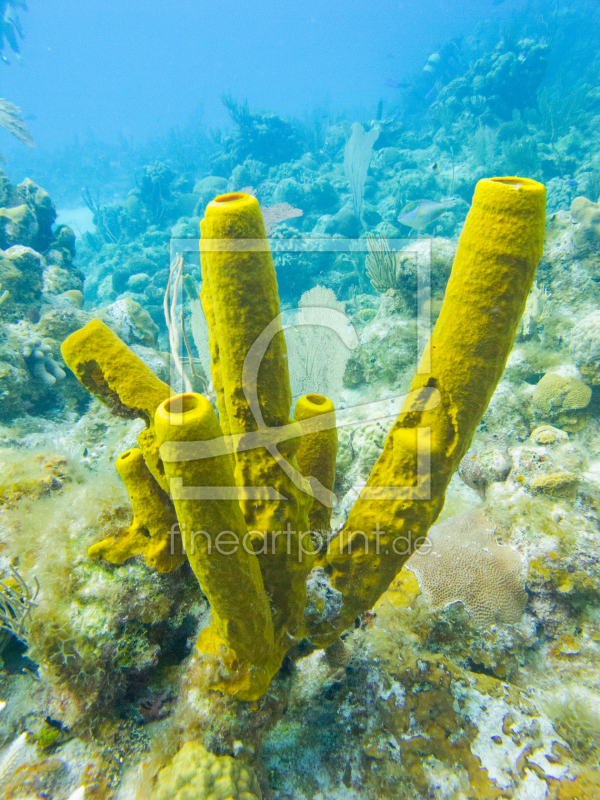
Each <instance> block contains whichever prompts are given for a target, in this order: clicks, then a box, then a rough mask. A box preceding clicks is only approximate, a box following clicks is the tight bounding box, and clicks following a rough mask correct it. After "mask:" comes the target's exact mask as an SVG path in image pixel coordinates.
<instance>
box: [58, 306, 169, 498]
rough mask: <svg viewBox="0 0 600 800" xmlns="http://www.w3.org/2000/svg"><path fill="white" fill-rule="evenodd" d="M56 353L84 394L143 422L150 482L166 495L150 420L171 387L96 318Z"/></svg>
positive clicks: (143, 446) (141, 443) (141, 437)
mask: <svg viewBox="0 0 600 800" xmlns="http://www.w3.org/2000/svg"><path fill="white" fill-rule="evenodd" d="M60 351H61V353H62V357H63V358H64V360H65V364H66V365H67V366H68V367H69V369H70V370H72V371H73V372H74V373H75V376H76V377H77V378H79V380H80V381H81V383H82V384H83V385H84V386H85V388H86V389H87V390H88V392H90V393H91V394H93V395H94V397H97V398H98V400H100V401H101V402H102V403H104V405H106V406H108V408H109V409H110V410H111V412H112V413H113V414H115V416H118V417H124V418H125V419H135V418H136V417H139V418H141V419H143V420H144V421H145V423H146V426H147V427H146V429H145V430H143V431H142V432H141V433H140V435H139V436H138V445H139V447H140V450H141V451H142V453H143V454H144V460H145V461H146V465H147V466H148V469H149V470H150V472H151V473H152V475H153V476H154V479H155V480H156V481H157V483H158V484H159V485H160V486H161V488H162V489H164V490H165V491H168V487H167V486H166V484H165V481H164V477H163V475H162V472H161V468H160V463H159V461H160V459H159V456H158V448H157V446H156V442H155V439H154V430H153V428H154V423H153V418H154V412H155V411H156V409H157V408H158V406H159V405H160V404H161V403H162V401H163V400H165V399H166V398H167V397H169V396H170V394H171V389H170V387H169V386H168V385H167V384H166V383H164V382H163V381H161V380H160V379H159V378H157V377H156V375H155V374H154V373H153V372H152V370H151V369H150V367H147V366H146V365H145V364H144V362H143V361H142V360H141V359H140V358H138V357H137V356H136V354H135V353H133V352H132V351H131V350H130V349H129V348H128V347H127V345H125V344H124V343H123V342H122V341H121V340H120V339H119V337H118V336H117V335H116V334H115V333H113V332H112V331H111V329H110V328H109V327H108V326H106V325H105V324H104V323H103V322H101V321H100V320H99V319H93V320H92V321H91V322H88V324H87V325H85V326H84V327H83V328H81V329H80V330H78V331H75V332H74V333H72V334H71V335H70V336H68V337H67V338H66V339H65V340H64V342H63V343H62V345H61V348H60Z"/></svg>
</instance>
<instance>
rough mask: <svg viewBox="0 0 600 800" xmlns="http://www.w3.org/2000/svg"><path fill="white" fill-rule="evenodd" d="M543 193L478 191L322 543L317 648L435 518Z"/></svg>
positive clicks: (500, 358)
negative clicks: (436, 311)
mask: <svg viewBox="0 0 600 800" xmlns="http://www.w3.org/2000/svg"><path fill="white" fill-rule="evenodd" d="M545 206H546V192H545V189H544V187H543V186H542V185H541V184H539V183H537V182H535V181H532V180H527V179H525V178H512V177H510V178H492V179H489V180H483V181H480V182H479V183H478V184H477V187H476V190H475V196H474V198H473V204H472V206H471V210H470V212H469V214H468V216H467V220H466V222H465V226H464V228H463V231H462V233H461V236H460V239H459V244H458V250H457V252H456V256H455V259H454V264H453V267H452V273H451V275H450V280H449V282H448V286H447V289H446V294H445V297H444V302H443V306H442V310H441V313H440V316H439V318H438V320H437V322H436V324H435V327H434V330H433V332H432V335H431V338H430V340H429V343H428V345H427V347H426V348H425V351H424V353H423V357H422V360H421V363H420V365H419V368H418V370H417V375H416V376H415V378H414V380H413V382H412V384H411V387H410V391H409V394H408V397H407V399H406V402H405V403H404V406H403V408H402V411H401V413H400V415H399V417H398V419H397V421H396V422H395V424H394V426H393V427H392V429H391V431H390V433H389V435H388V438H387V440H386V443H385V447H384V450H383V453H382V454H381V456H380V457H379V460H378V461H377V463H376V464H375V467H374V468H373V471H372V472H371V475H370V477H369V479H368V481H367V484H366V486H365V488H364V489H363V491H362V492H361V495H360V497H359V499H358V500H357V502H356V503H355V504H354V506H353V508H352V510H351V512H350V515H349V517H348V520H347V523H346V526H345V527H344V529H343V530H342V532H341V533H340V535H339V536H338V537H337V538H336V539H334V540H333V541H332V542H331V543H330V547H329V552H328V554H327V557H326V559H325V562H324V568H325V570H326V572H327V573H328V574H329V576H330V580H331V583H332V585H333V587H334V588H336V589H337V590H338V591H340V592H341V593H342V595H343V597H344V605H343V609H342V612H341V614H340V616H339V618H338V619H337V620H336V621H335V622H334V623H321V624H320V625H315V626H314V628H313V629H312V630H311V631H310V632H309V633H310V635H311V638H312V639H313V641H314V642H315V643H317V644H327V643H328V642H330V641H332V640H334V639H335V638H336V637H337V636H338V635H339V633H340V632H341V631H342V630H344V629H345V628H347V627H349V626H350V625H351V624H352V622H353V621H354V619H355V618H356V617H357V616H358V615H359V614H361V613H362V612H364V611H366V610H367V609H369V608H371V607H372V606H373V604H374V603H375V602H376V600H377V599H378V597H379V596H380V595H381V594H382V593H383V592H384V591H385V589H387V587H388V586H389V584H390V583H391V581H392V579H393V578H394V576H395V575H396V573H397V572H398V571H399V570H400V568H401V567H402V565H403V564H404V562H405V561H406V559H407V558H408V556H409V555H410V553H411V552H413V550H414V549H415V548H416V547H418V545H419V543H420V541H422V537H424V536H425V534H426V533H427V531H428V530H429V527H430V526H431V525H432V524H433V523H434V522H435V520H436V518H437V516H438V514H439V513H440V511H441V509H442V507H443V504H444V496H445V492H446V488H447V486H448V483H449V482H450V478H451V477H452V474H453V472H454V471H455V469H456V468H457V467H458V465H459V463H460V461H461V459H462V458H463V456H464V454H465V452H466V451H467V449H468V447H469V445H470V443H471V440H472V437H473V434H474V432H475V429H476V428H477V425H478V424H479V422H480V420H481V418H482V416H483V414H484V412H485V410H486V408H487V406H488V403H489V401H490V399H491V397H492V394H493V393H494V390H495V388H496V385H497V383H498V381H499V380H500V377H501V375H502V372H503V370H504V367H505V364H506V360H507V358H508V355H509V353H510V350H511V347H512V345H513V342H514V338H515V335H516V330H517V326H518V323H519V320H520V318H521V316H522V314H523V311H524V309H525V303H526V300H527V295H528V294H529V291H530V289H531V286H532V284H533V279H534V276H535V270H536V267H537V265H538V263H539V261H540V259H541V257H542V253H543V246H544V225H545Z"/></svg>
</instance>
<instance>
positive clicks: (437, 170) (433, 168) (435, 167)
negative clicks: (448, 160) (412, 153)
mask: <svg viewBox="0 0 600 800" xmlns="http://www.w3.org/2000/svg"><path fill="white" fill-rule="evenodd" d="M431 169H432V170H433V172H435V174H436V175H437V173H438V172H439V171H440V165H439V164H438V163H437V161H436V162H435V164H434V165H433V167H432V168H431Z"/></svg>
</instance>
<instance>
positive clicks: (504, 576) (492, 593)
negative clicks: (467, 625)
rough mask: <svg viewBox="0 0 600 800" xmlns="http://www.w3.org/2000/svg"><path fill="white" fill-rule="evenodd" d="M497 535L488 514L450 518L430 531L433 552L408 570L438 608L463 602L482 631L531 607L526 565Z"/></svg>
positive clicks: (421, 554) (424, 552) (425, 551)
mask: <svg viewBox="0 0 600 800" xmlns="http://www.w3.org/2000/svg"><path fill="white" fill-rule="evenodd" d="M494 534H495V526H494V525H492V524H491V523H490V522H489V520H488V519H487V518H486V517H485V515H484V513H483V512H482V511H475V512H472V513H468V514H459V515H457V516H455V517H450V518H449V519H447V520H445V521H444V522H442V523H440V524H439V525H434V526H433V527H432V528H431V529H430V531H429V534H428V537H427V538H428V542H429V544H430V547H429V548H427V547H426V546H424V547H422V548H421V550H418V551H417V552H416V553H414V554H413V555H412V556H411V557H410V559H409V560H408V562H407V564H406V567H407V568H408V569H410V570H411V571H412V572H414V573H415V575H416V576H417V580H418V581H419V588H420V590H421V592H422V594H424V595H425V596H426V597H427V598H428V599H429V601H430V602H431V604H432V606H433V607H434V609H436V610H439V609H442V608H445V607H446V606H449V605H450V604H451V603H458V602H461V603H463V604H464V606H465V609H466V611H467V613H468V614H469V616H470V617H471V619H472V621H473V623H474V625H476V626H477V627H478V628H481V629H485V628H488V627H490V626H491V625H494V624H495V623H497V622H502V623H505V624H507V625H514V624H515V623H516V622H518V621H519V619H520V618H521V615H522V613H523V611H524V609H525V604H526V602H527V595H526V594H525V580H524V574H523V562H522V560H521V557H520V555H519V554H518V553H517V552H516V551H515V550H513V549H512V548H511V547H509V546H502V545H499V544H498V543H497V541H496V537H495V535H494Z"/></svg>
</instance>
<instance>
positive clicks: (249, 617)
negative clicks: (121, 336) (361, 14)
mask: <svg viewBox="0 0 600 800" xmlns="http://www.w3.org/2000/svg"><path fill="white" fill-rule="evenodd" d="M544 216H545V191H544V188H543V187H542V186H541V185H540V184H538V183H535V182H534V181H530V180H526V179H521V178H495V179H492V180H485V181H481V182H480V183H479V184H478V186H477V190H476V193H475V197H474V200H473V206H472V208H471V212H470V214H469V216H468V218H467V222H466V224H465V228H464V230H463V233H462V235H461V239H460V241H459V246H458V250H457V254H456V258H455V261H454V265H453V270H452V274H451V277H450V281H449V284H448V288H447V291H446V295H445V299H444V303H443V307H442V310H441V312H440V316H439V318H438V321H437V323H436V326H435V328H434V331H433V334H432V336H431V339H430V342H429V345H428V347H427V348H426V350H425V353H424V355H423V358H422V361H421V364H420V365H419V368H418V370H417V375H416V377H415V379H414V380H413V383H412V385H411V391H410V393H409V396H408V398H407V400H406V402H405V404H404V406H403V408H402V411H401V413H400V416H399V417H398V420H397V421H396V423H395V425H394V427H393V428H392V430H391V432H390V435H389V436H388V438H387V441H386V443H385V446H384V448H383V453H382V454H381V456H380V458H379V460H378V462H377V463H376V465H375V467H374V469H373V471H372V473H371V475H370V477H369V479H368V481H367V484H366V486H365V488H364V489H363V490H362V492H361V495H360V497H359V499H358V500H357V502H356V503H355V505H354V507H353V509H352V511H351V513H350V516H349V519H348V523H347V525H346V527H345V528H344V529H343V530H342V532H341V533H340V534H339V535H338V536H337V537H336V538H334V539H332V540H331V542H330V543H329V547H328V549H327V552H324V553H321V554H320V555H319V556H318V561H317V562H316V563H317V565H318V566H319V567H320V568H321V570H320V574H322V575H323V576H324V579H325V581H326V582H329V584H330V587H329V594H330V595H332V596H334V597H336V598H338V599H339V600H340V602H339V603H337V604H336V608H337V610H338V612H339V613H337V614H332V613H327V614H326V615H324V616H323V617H321V618H319V617H318V615H316V618H313V619H312V620H311V621H310V623H308V622H303V614H304V609H305V605H307V599H306V587H307V577H308V573H309V572H310V570H311V567H312V566H313V564H314V563H315V558H316V556H315V554H314V553H313V547H312V540H311V536H310V532H309V513H311V509H315V508H316V509H319V506H315V500H316V501H318V502H319V503H320V504H321V506H327V507H330V505H331V502H332V495H331V489H330V485H331V466H332V464H331V453H330V450H331V448H332V440H331V439H330V438H329V437H320V436H319V437H315V438H314V439H312V440H310V441H311V447H310V448H308V449H309V451H310V458H306V459H305V460H304V459H303V458H302V441H303V437H305V436H306V437H307V436H309V435H312V434H316V433H319V432H322V431H326V430H328V429H329V428H330V427H335V418H334V417H333V415H332V412H331V411H329V412H328V413H319V409H321V408H329V405H328V402H327V398H324V397H320V396H315V395H310V396H308V397H307V398H305V399H304V400H303V401H302V402H301V403H300V406H299V413H298V417H297V419H296V420H291V419H290V418H289V413H290V404H291V391H290V386H289V377H288V368H287V354H286V347H285V340H284V337H283V332H282V329H281V319H280V313H279V301H278V295H277V282H276V278H275V272H274V268H273V261H272V258H271V254H270V252H269V248H268V244H267V241H266V234H265V229H264V224H263V220H262V217H261V213H260V208H259V205H258V202H257V200H256V199H255V198H253V197H251V196H249V195H246V194H242V193H236V194H231V195H224V196H220V197H217V198H216V200H214V201H213V202H211V203H210V204H209V206H208V208H207V211H206V216H205V219H204V221H203V223H202V239H201V255H202V271H203V279H204V280H203V288H202V303H203V307H204V311H205V314H206V318H207V323H208V330H209V346H210V351H211V358H212V377H213V385H214V387H215V391H216V400H217V408H218V412H219V418H218V419H217V416H216V414H215V412H214V411H213V409H212V407H211V406H210V404H209V402H208V401H207V400H206V399H205V398H204V397H203V396H202V395H197V394H185V395H179V396H176V397H170V396H169V395H170V391H169V388H168V387H167V386H166V384H163V383H162V382H161V381H158V379H157V378H156V377H155V376H153V375H152V373H151V372H150V371H149V370H148V369H147V368H146V367H145V366H144V365H143V364H142V363H141V362H139V360H138V359H137V358H136V357H135V356H134V355H133V353H131V351H129V350H128V349H127V348H126V347H125V346H124V345H123V344H122V343H121V342H119V340H118V339H117V337H115V336H114V335H112V334H111V333H110V332H109V331H108V329H106V328H105V326H103V325H102V324H101V323H100V322H98V321H94V322H92V323H90V324H89V325H87V326H86V328H84V329H83V330H81V331H78V332H77V333H75V334H73V335H72V336H71V337H69V339H67V340H66V341H65V343H64V345H63V351H62V352H63V356H64V358H65V361H66V362H67V364H68V366H70V367H71V369H73V371H74V372H75V374H76V375H77V377H79V379H80V380H81V381H82V382H83V384H84V385H85V386H86V387H87V388H88V389H89V390H90V391H91V392H92V393H93V394H95V396H96V397H98V398H99V399H100V400H102V401H103V402H104V403H106V404H108V405H109V406H110V407H111V408H113V409H114V411H115V412H117V413H119V414H121V415H122V416H129V417H135V416H137V417H141V418H142V419H144V420H145V421H146V425H147V427H146V429H145V430H144V431H142V433H141V434H140V437H139V439H138V443H139V448H140V451H141V453H142V455H143V458H144V460H145V461H146V464H147V466H148V469H149V471H150V473H151V474H152V476H153V478H154V480H155V481H156V483H157V484H158V486H160V487H161V488H162V489H163V490H166V491H169V492H170V494H171V495H172V498H173V502H174V505H175V511H176V513H177V518H178V520H179V525H180V528H181V533H182V539H183V542H184V546H185V550H186V554H187V556H188V558H189V560H190V564H191V566H192V568H193V569H194V571H195V573H196V575H197V577H198V579H199V582H200V585H201V587H202V589H203V591H204V592H205V594H206V595H207V597H208V598H209V601H210V602H211V605H212V611H213V621H212V624H211V625H210V626H208V628H205V629H204V630H203V631H202V633H201V635H200V639H199V642H198V649H199V651H200V653H201V657H202V661H203V663H204V664H206V666H207V672H208V673H209V683H210V684H211V685H212V686H214V687H216V688H219V689H221V690H223V691H226V692H230V693H234V694H236V695H237V696H238V697H240V698H242V699H248V700H251V699H255V698H257V697H259V696H261V695H262V694H263V693H264V692H265V691H266V688H267V686H268V684H269V681H270V679H271V677H272V676H273V674H274V673H275V672H276V671H277V669H278V668H279V666H280V664H281V661H282V659H283V656H284V654H285V652H286V651H287V649H288V648H289V646H290V644H291V642H292V641H293V640H294V639H295V638H298V637H301V636H307V637H308V638H310V639H311V640H312V642H313V643H314V644H315V645H317V646H327V645H329V644H331V643H332V642H333V641H335V640H336V639H337V638H338V637H339V635H340V634H341V633H342V632H343V631H344V630H345V629H346V628H348V627H350V626H351V625H352V624H353V623H354V620H355V618H356V617H357V616H358V615H360V614H361V613H363V612H365V611H367V610H368V609H369V608H371V607H372V606H373V604H374V603H375V602H376V600H377V599H378V597H380V596H381V594H382V593H383V592H384V591H385V590H386V589H387V587H388V586H389V585H390V583H391V581H392V579H393V578H394V576H395V575H396V573H397V572H398V571H399V570H400V568H401V567H402V565H403V564H404V562H405V561H406V559H407V558H408V556H409V555H410V553H411V552H412V551H413V550H414V549H415V547H416V546H418V544H419V540H420V537H422V536H423V535H424V534H425V533H426V532H427V530H428V529H429V527H430V526H431V525H432V524H433V522H434V521H435V519H436V518H437V516H438V514H439V512H440V510H441V508H442V506H443V503H444V495H445V491H446V488H447V486H448V483H449V481H450V478H451V477H452V474H453V472H454V471H455V469H456V468H457V466H458V464H459V463H460V461H461V459H462V457H463V456H464V454H465V452H466V450H467V449H468V447H469V445H470V443H471V439H472V437H473V434H474V432H475V429H476V427H477V425H478V423H479V421H480V419H481V417H482V415H483V413H484V411H485V409H486V408H487V405H488V403H489V400H490V398H491V396H492V394H493V392H494V389H495V387H496V384H497V382H498V380H499V378H500V376H501V375H502V371H503V369H504V366H505V363H506V359H507V357H508V353H509V352H510V348H511V346H512V343H513V341H514V338H515V335H516V330H517V325H518V322H519V319H520V317H521V314H522V313H523V310H524V308H525V303H526V299H527V296H528V293H529V291H530V289H531V286H532V283H533V279H534V275H535V269H536V266H537V263H538V261H539V259H540V257H541V254H542V248H543V238H544ZM301 400H302V399H301ZM159 448H160V453H159ZM315 448H316V449H317V451H318V452H316V453H315ZM297 456H298V457H299V458H297ZM302 462H303V463H302ZM303 465H304V466H303ZM317 468H318V469H317ZM302 469H304V470H306V471H308V470H311V471H312V470H313V469H314V472H319V470H321V469H322V471H321V473H320V474H319V475H315V474H313V475H306V474H304V475H303V474H302ZM326 484H329V485H326ZM318 516H319V517H320V520H321V523H320V524H322V517H321V516H320V514H319V515H318ZM313 519H314V517H313ZM223 536H227V537H228V538H227V541H226V542H225V541H223ZM240 544H241V545H242V546H241V547H240ZM219 545H220V547H219ZM399 545H400V547H399ZM225 548H226V549H225ZM225 553H226V554H227V555H224V554H225ZM308 605H309V606H310V605H311V601H310V598H309V603H308ZM313 605H314V604H313Z"/></svg>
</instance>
